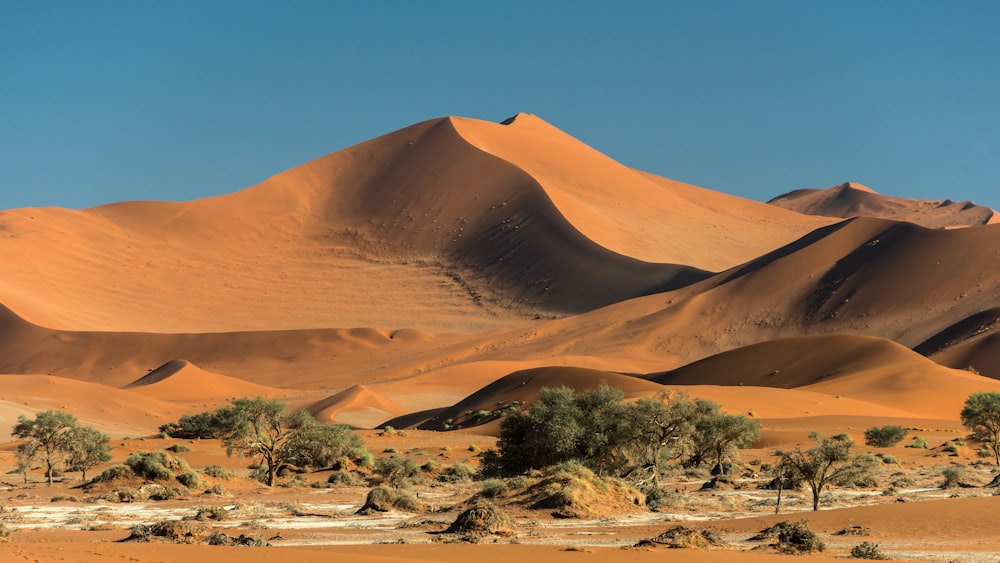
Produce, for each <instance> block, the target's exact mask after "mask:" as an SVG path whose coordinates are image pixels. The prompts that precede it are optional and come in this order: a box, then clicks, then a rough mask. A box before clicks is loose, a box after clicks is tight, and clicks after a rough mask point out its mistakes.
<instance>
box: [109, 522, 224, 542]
mask: <svg viewBox="0 0 1000 563" xmlns="http://www.w3.org/2000/svg"><path fill="white" fill-rule="evenodd" d="M206 529H207V528H206V526H205V525H204V524H202V523H200V522H193V521H190V520H163V521H160V522H156V523H153V524H137V525H135V526H132V533H131V534H130V535H129V537H127V538H125V539H124V540H121V541H124V542H152V541H164V542H170V543H198V542H200V541H201V539H202V537H203V536H204V535H205V531H206Z"/></svg>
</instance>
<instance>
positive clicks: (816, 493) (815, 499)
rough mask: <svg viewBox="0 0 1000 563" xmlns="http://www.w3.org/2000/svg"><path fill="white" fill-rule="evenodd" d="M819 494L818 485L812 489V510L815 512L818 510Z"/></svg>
mask: <svg viewBox="0 0 1000 563" xmlns="http://www.w3.org/2000/svg"><path fill="white" fill-rule="evenodd" d="M819 494H820V489H819V487H817V488H815V489H813V512H817V511H818V510H819Z"/></svg>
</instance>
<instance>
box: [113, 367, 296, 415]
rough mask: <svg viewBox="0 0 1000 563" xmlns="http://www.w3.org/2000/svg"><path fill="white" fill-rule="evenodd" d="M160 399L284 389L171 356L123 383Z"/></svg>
mask: <svg viewBox="0 0 1000 563" xmlns="http://www.w3.org/2000/svg"><path fill="white" fill-rule="evenodd" d="M124 389H128V390H130V391H133V392H134V393H137V394H141V395H146V396H148V397H155V398H157V399H159V400H161V401H174V402H183V403H187V404H193V403H196V402H199V401H209V402H218V401H220V400H225V399H232V398H234V397H256V396H261V397H274V396H276V395H280V394H282V393H285V394H287V391H283V390H281V389H276V388H273V387H266V386H264V385H257V384H256V383H250V382H249V381H243V380H241V379H236V378H234V377H228V376H225V375H219V374H217V373H212V372H209V371H205V370H203V369H201V368H199V367H198V366H196V365H194V364H192V363H190V362H188V361H186V360H171V361H169V362H167V363H165V364H163V365H162V366H160V367H158V368H156V369H154V370H152V371H150V372H149V373H148V374H146V375H144V376H142V377H141V378H139V379H137V380H135V381H133V382H132V383H129V384H128V385H126V386H125V387H124Z"/></svg>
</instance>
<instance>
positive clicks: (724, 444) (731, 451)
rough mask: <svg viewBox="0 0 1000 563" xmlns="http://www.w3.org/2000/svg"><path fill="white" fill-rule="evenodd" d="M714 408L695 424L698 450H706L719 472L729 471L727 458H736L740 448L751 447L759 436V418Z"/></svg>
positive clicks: (732, 459) (730, 459)
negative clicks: (754, 418)
mask: <svg viewBox="0 0 1000 563" xmlns="http://www.w3.org/2000/svg"><path fill="white" fill-rule="evenodd" d="M717 409H718V405H715V411H714V412H712V413H710V414H708V415H706V416H703V417H701V418H700V419H699V420H698V421H697V423H696V425H695V442H696V443H697V444H698V446H697V447H696V449H697V450H699V451H702V452H705V454H707V456H710V457H709V459H710V460H711V461H713V462H714V465H713V466H712V467H713V469H714V470H715V471H718V473H720V474H725V473H726V466H727V465H729V463H728V462H730V461H735V460H736V459H737V456H738V455H739V449H740V448H745V447H748V446H749V445H750V444H751V443H752V442H753V441H754V440H756V439H757V438H759V437H760V422H758V421H756V420H751V419H749V418H747V417H745V416H743V415H738V414H725V413H723V412H721V411H718V410H717Z"/></svg>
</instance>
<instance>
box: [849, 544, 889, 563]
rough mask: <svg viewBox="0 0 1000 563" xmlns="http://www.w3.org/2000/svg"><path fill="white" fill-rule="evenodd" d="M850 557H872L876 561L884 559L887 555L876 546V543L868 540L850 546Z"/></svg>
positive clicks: (886, 558) (887, 557)
mask: <svg viewBox="0 0 1000 563" xmlns="http://www.w3.org/2000/svg"><path fill="white" fill-rule="evenodd" d="M851 557H853V558H854V559H874V560H878V561H886V560H888V559H889V556H888V555H886V554H884V553H882V551H881V550H880V549H879V548H878V544H877V543H872V542H870V541H866V542H861V543H860V544H858V545H856V546H854V547H852V548H851Z"/></svg>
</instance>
